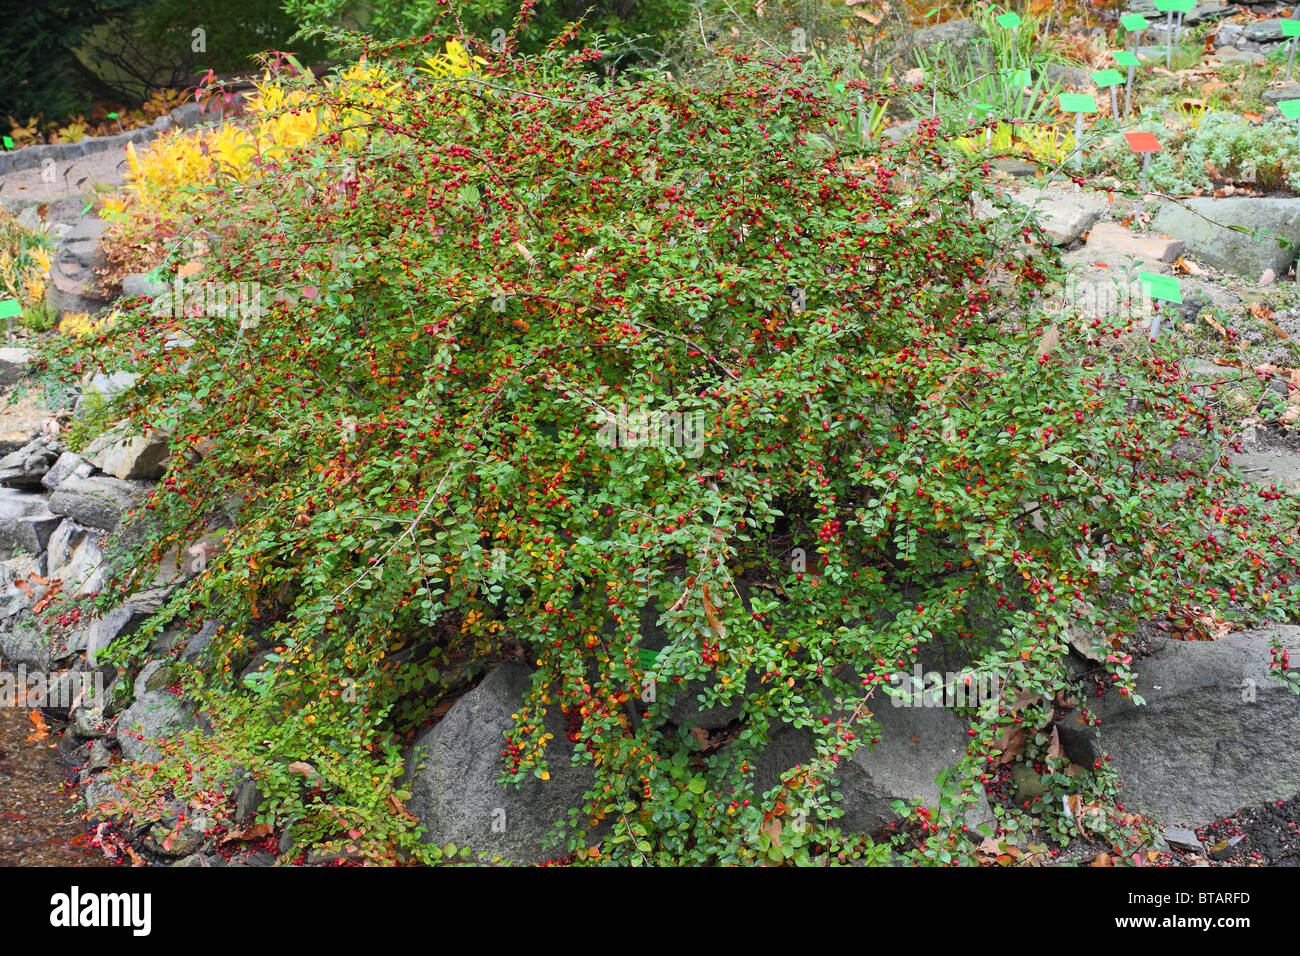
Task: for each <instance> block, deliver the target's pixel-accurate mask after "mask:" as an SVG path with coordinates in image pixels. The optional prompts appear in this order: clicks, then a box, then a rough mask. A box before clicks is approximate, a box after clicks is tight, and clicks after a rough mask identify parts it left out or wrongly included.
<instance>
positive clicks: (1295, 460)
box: [1229, 451, 1300, 491]
mask: <svg viewBox="0 0 1300 956" xmlns="http://www.w3.org/2000/svg"><path fill="white" fill-rule="evenodd" d="M1229 457H1230V458H1231V460H1232V464H1233V465H1234V466H1235V467H1236V469H1237V470H1238V471H1239V472H1241V474H1242V476H1243V477H1245V478H1247V479H1249V480H1250V481H1253V482H1255V483H1257V484H1261V485H1277V486H1278V487H1279V488H1290V489H1291V490H1292V491H1300V457H1297V456H1295V455H1289V454H1285V453H1281V452H1275V451H1264V452H1254V453H1251V454H1241V455H1238V454H1232V455H1230V456H1229Z"/></svg>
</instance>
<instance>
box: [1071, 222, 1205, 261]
mask: <svg viewBox="0 0 1300 956" xmlns="http://www.w3.org/2000/svg"><path fill="white" fill-rule="evenodd" d="M1183 247H1184V243H1183V241H1182V240H1181V239H1163V238H1159V237H1156V236H1147V235H1138V234H1137V233H1134V232H1130V231H1129V230H1127V229H1125V228H1124V227H1123V226H1121V225H1118V224H1116V223H1113V222H1099V223H1097V225H1095V226H1094V227H1093V228H1092V231H1091V232H1090V233H1088V244H1087V248H1088V249H1089V250H1098V251H1101V252H1104V253H1111V254H1118V255H1124V256H1135V257H1136V258H1138V259H1151V260H1153V261H1155V262H1173V261H1174V260H1175V259H1177V258H1178V257H1179V256H1180V255H1182V252H1183Z"/></svg>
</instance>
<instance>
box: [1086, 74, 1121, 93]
mask: <svg viewBox="0 0 1300 956" xmlns="http://www.w3.org/2000/svg"><path fill="white" fill-rule="evenodd" d="M1092 82H1094V83H1096V84H1097V85H1098V86H1099V87H1101V88H1102V89H1105V88H1106V87H1108V86H1115V85H1117V84H1119V83H1123V82H1124V74H1123V73H1121V72H1120V71H1119V70H1093V71H1092Z"/></svg>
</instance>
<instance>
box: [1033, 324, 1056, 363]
mask: <svg viewBox="0 0 1300 956" xmlns="http://www.w3.org/2000/svg"><path fill="white" fill-rule="evenodd" d="M1060 344H1061V333H1060V331H1059V330H1058V329H1057V328H1056V326H1054V325H1052V326H1049V327H1048V329H1047V331H1046V332H1044V333H1043V334H1042V337H1041V338H1039V340H1038V348H1037V349H1035V350H1034V354H1035V355H1039V356H1042V355H1050V354H1051V353H1052V350H1053V349H1055V348H1056V347H1057V346H1058V345H1060Z"/></svg>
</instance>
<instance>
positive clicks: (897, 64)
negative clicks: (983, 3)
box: [886, 18, 984, 74]
mask: <svg viewBox="0 0 1300 956" xmlns="http://www.w3.org/2000/svg"><path fill="white" fill-rule="evenodd" d="M983 37H984V31H983V30H982V29H981V28H980V25H979V24H978V23H976V22H975V21H974V20H971V19H967V18H963V19H958V20H948V21H946V22H944V23H937V24H935V25H934V26H930V27H921V29H919V30H913V31H912V32H911V33H910V34H909V35H908V36H906V37H904V38H903V39H901V40H899V41H898V43H896V44H895V45H894V46H893V48H892V49H891V50H890V51H889V53H888V54H886V60H887V62H888V63H889V64H891V65H892V66H894V68H895V72H896V73H900V74H901V72H902V70H904V69H907V68H909V67H912V66H917V65H919V64H918V63H917V62H916V52H917V51H918V50H919V51H920V52H921V53H922V54H923V55H924V56H925V57H926V58H927V59H929V60H930V61H932V62H933V61H934V60H935V59H936V58H937V57H938V56H940V55H942V56H945V57H952V58H954V59H956V60H957V61H958V62H961V63H971V62H973V61H975V60H977V59H979V58H981V57H982V56H983V51H981V50H980V44H979V42H978V41H979V40H981V39H982V38H983ZM940 47H942V50H940Z"/></svg>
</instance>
